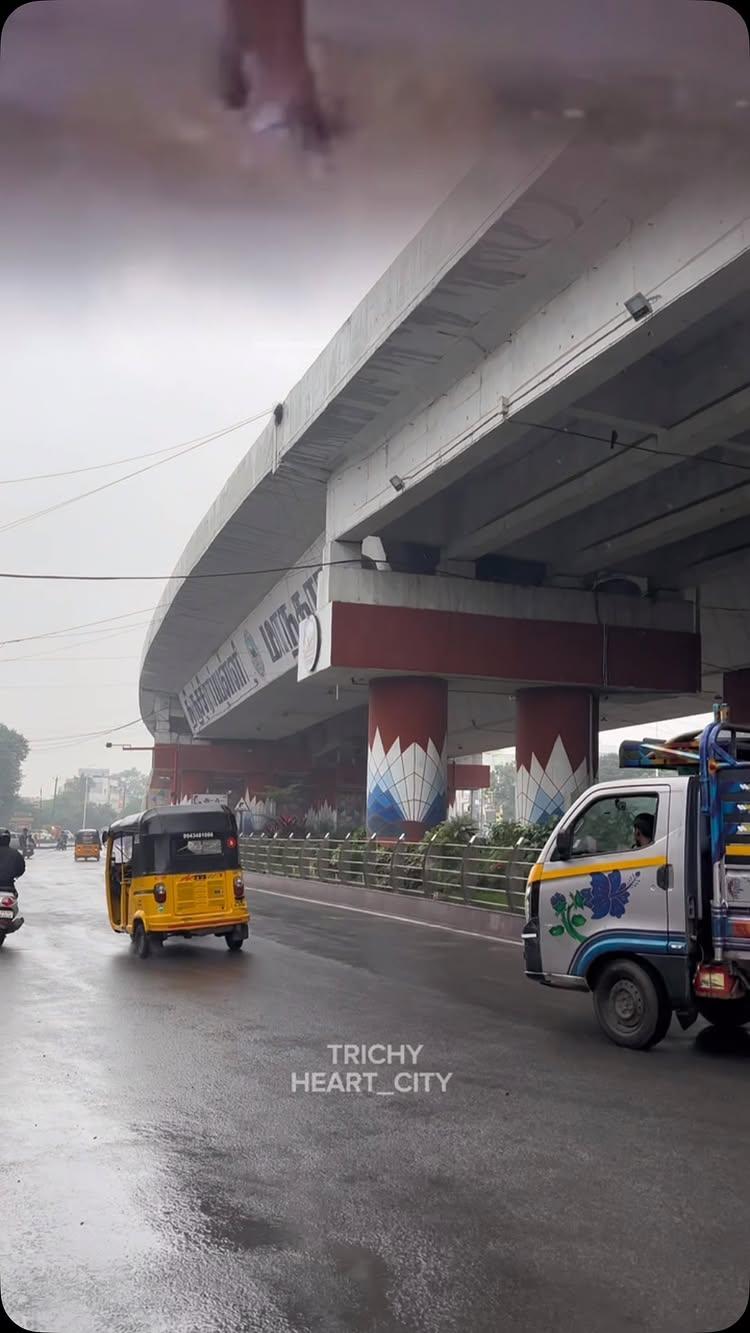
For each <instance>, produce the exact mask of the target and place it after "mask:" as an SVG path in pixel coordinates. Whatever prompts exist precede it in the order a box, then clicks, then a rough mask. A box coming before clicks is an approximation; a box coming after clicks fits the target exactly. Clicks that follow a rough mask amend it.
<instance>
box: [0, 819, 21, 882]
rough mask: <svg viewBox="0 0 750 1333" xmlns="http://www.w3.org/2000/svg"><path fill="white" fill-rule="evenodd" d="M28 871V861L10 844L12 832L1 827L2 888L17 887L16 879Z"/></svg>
mask: <svg viewBox="0 0 750 1333" xmlns="http://www.w3.org/2000/svg"><path fill="white" fill-rule="evenodd" d="M25 873H26V862H25V861H24V859H23V857H22V855H21V853H20V852H17V851H16V849H15V847H11V845H10V833H9V832H8V830H7V829H0V888H3V889H15V887H16V880H17V879H20V878H21V876H22V875H23V874H25Z"/></svg>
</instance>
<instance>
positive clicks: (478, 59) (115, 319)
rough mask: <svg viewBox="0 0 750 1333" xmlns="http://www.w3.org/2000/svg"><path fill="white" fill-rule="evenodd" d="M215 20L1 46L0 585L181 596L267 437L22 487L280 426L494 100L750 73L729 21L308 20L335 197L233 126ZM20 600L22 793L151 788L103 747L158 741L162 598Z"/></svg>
mask: <svg viewBox="0 0 750 1333" xmlns="http://www.w3.org/2000/svg"><path fill="white" fill-rule="evenodd" d="M218 11H219V0H159V3H158V5H157V4H154V3H153V0H148V3H146V0H117V3H115V0H56V3H55V4H54V5H46V4H45V5H42V4H39V5H37V4H29V5H26V6H25V7H24V8H23V9H22V10H20V11H18V12H17V13H16V14H15V15H14V16H13V17H12V19H11V20H10V21H9V23H8V24H7V25H6V28H5V29H4V31H3V37H2V61H1V62H0V115H1V116H2V120H3V124H4V128H5V130H6V133H5V134H4V135H3V147H2V149H0V165H2V170H3V180H4V200H3V214H2V218H0V265H2V271H1V281H2V295H3V302H2V307H3V314H4V332H5V334H6V337H5V338H4V346H5V351H4V357H3V361H2V368H1V370H0V377H1V378H0V389H1V393H2V404H3V419H2V432H3V448H2V474H1V477H0V479H1V480H2V482H3V484H2V486H0V500H1V501H2V503H1V504H0V570H2V571H4V572H8V571H17V572H26V573H51V572H55V573H107V574H118V575H125V574H150V575H153V574H156V575H167V574H168V573H169V572H170V570H171V569H172V567H173V565H174V563H175V561H176V559H177V557H178V556H179V554H180V551H181V550H182V547H183V546H184V544H185V542H186V541H187V539H188V538H189V536H190V534H191V532H192V531H193V529H194V527H195V525H196V524H197V522H198V521H199V520H200V518H201V517H202V515H203V513H204V512H205V510H206V508H207V507H208V505H209V504H210V503H211V500H212V499H213V497H214V495H215V494H216V492H217V491H218V490H219V489H220V487H221V485H222V484H223V482H224V481H225V479H226V477H227V475H228V474H229V472H230V471H231V470H232V468H233V467H234V466H235V465H236V463H237V462H238V461H239V459H240V458H241V457H242V455H243V453H244V452H245V451H246V449H247V448H248V446H249V444H250V443H251V442H252V440H253V439H254V438H255V436H256V435H257V433H258V431H259V429H260V426H261V425H262V424H263V423H262V422H258V424H251V425H249V426H246V427H244V428H243V429H241V430H238V431H236V432H234V433H229V434H227V435H225V436H224V437H223V438H221V439H219V440H216V441H214V442H212V443H210V444H208V445H206V446H205V447H202V448H199V449H197V450H195V451H193V452H192V453H191V454H189V455H187V456H185V457H183V458H181V459H179V460H178V461H172V462H167V463H165V464H164V465H163V466H160V467H158V468H156V469H154V470H152V471H150V472H148V473H145V474H144V475H142V476H138V477H133V478H132V479H130V480H127V481H123V482H122V484H118V485H116V486H113V487H111V488H110V489H107V490H104V491H102V492H101V493H99V494H95V495H92V496H89V497H88V498H85V499H82V500H80V501H78V502H77V503H75V504H71V505H69V506H67V507H64V508H61V509H59V510H57V511H56V512H53V513H49V514H44V515H41V516H39V517H36V518H31V517H30V516H31V515H34V514H36V513H37V511H39V510H44V509H46V508H47V507H48V506H53V505H56V504H59V503H60V502H61V501H64V500H66V499H69V498H71V497H74V496H77V495H79V494H80V493H81V492H83V491H88V490H91V489H92V488H94V487H98V486H102V485H104V484H105V483H107V482H110V481H112V480H113V479H116V478H118V477H122V476H124V475H125V474H126V473H129V472H131V471H133V470H134V469H137V468H138V467H141V466H145V465H147V464H148V463H149V462H153V461H155V460H154V459H143V460H142V461H141V463H138V462H134V463H128V464H122V465H119V466H114V467H111V468H107V469H106V470H100V471H89V472H82V473H80V474H79V475H71V476H66V477H57V478H51V479H49V480H39V479H36V480H32V481H28V482H19V483H18V484H12V485H11V484H8V483H9V481H12V480H13V481H15V479H18V478H25V477H33V478H38V477H39V475H40V474H45V473H52V472H60V471H66V470H72V469H75V468H87V467H91V466H92V465H94V464H99V463H104V462H108V461H113V460H118V459H124V458H129V457H132V456H134V455H140V454H146V453H148V452H149V451H155V450H165V449H167V448H168V447H170V446H177V445H179V444H180V443H182V442H186V441H189V440H192V439H195V438H196V437H200V436H202V435H204V434H207V433H209V432H214V431H217V430H220V429H221V428H223V427H225V426H228V425H230V424H231V423H234V422H237V421H240V420H244V419H246V418H248V417H252V416H254V415H256V414H261V413H263V412H267V411H268V410H269V409H270V408H272V406H273V404H274V403H275V402H276V401H277V400H278V399H280V398H282V397H284V396H285V395H286V393H287V392H288V390H289V388H290V386H291V385H292V384H293V383H294V382H295V381H296V380H297V379H298V378H299V376H300V375H301V374H302V373H303V372H304V371H305V369H306V368H307V366H308V365H309V364H310V362H311V361H312V360H313V358H314V357H315V355H316V354H317V353H318V351H319V350H320V349H321V348H322V346H324V344H325V343H326V342H327V341H328V339H329V338H330V337H331V336H332V334H333V333H334V332H335V330H336V328H337V327H338V326H339V325H340V324H341V323H342V322H343V320H344V319H345V318H346V317H347V315H348V314H349V313H350V311H351V309H352V307H353V305H354V304H355V303H356V301H358V300H359V299H360V298H361V297H362V296H364V295H365V293H366V292H367V290H368V289H369V288H370V286H371V285H372V284H373V282H374V281H375V280H376V279H377V277H378V276H379V275H380V273H381V272H382V271H383V269H384V268H385V267H386V265H387V264H388V263H389V262H390V261H391V260H392V259H393V258H394V257H395V255H396V254H397V252H398V250H399V249H400V248H401V247H402V246H403V245H404V244H405V243H406V242H407V241H408V240H409V239H410V237H411V236H412V235H413V234H414V232H415V231H416V230H417V229H418V228H419V227H420V226H421V225H422V224H423V223H424V222H425V221H426V220H427V218H428V216H429V215H430V213H431V212H432V211H433V209H434V207H435V206H436V205H437V204H438V203H439V202H440V200H441V198H443V197H444V196H445V194H446V193H447V192H448V190H450V189H451V188H452V186H453V185H454V184H456V183H457V182H458V180H459V179H460V178H461V176H462V175H463V174H464V172H465V171H466V170H468V169H469V167H470V166H471V165H472V161H473V159H474V157H475V156H476V154H477V153H478V151H479V150H480V149H481V145H482V143H483V142H485V141H486V135H487V134H488V133H489V132H490V130H491V128H492V122H493V118H494V117H496V116H497V111H496V101H495V97H496V93H497V90H498V85H504V86H505V87H506V88H508V87H510V86H511V83H512V81H513V80H515V81H516V83H518V80H519V78H524V79H526V81H527V83H529V82H533V80H534V79H535V77H537V76H539V78H541V73H542V72H543V73H544V76H545V78H546V79H547V80H549V78H550V71H553V74H556V75H557V76H559V89H560V92H559V95H560V98H561V99H562V100H564V97H565V93H566V89H567V86H568V85H569V82H570V80H571V79H574V78H575V77H577V76H581V77H584V76H585V77H591V76H592V75H593V74H596V77H597V78H598V79H599V80H600V81H604V82H606V74H607V71H614V74H613V77H614V76H615V75H616V77H617V78H618V79H619V80H620V81H621V82H623V81H624V82H625V83H626V82H627V78H628V76H629V73H633V71H635V72H641V73H642V72H643V70H644V69H648V70H649V71H650V72H652V73H656V74H658V75H660V76H663V77H664V78H667V77H669V78H671V77H672V76H674V77H677V75H676V74H675V71H678V73H679V79H681V80H684V79H687V80H688V81H689V80H690V79H695V78H699V79H702V78H703V77H706V78H707V79H708V80H709V81H710V80H711V79H713V80H714V84H715V83H716V79H717V74H716V71H717V70H718V69H719V68H721V75H720V77H721V80H722V86H724V87H726V89H727V96H729V95H730V92H731V89H732V87H733V86H734V84H733V81H735V83H736V81H737V80H738V79H740V78H741V77H744V76H745V75H746V70H747V34H746V30H745V28H744V26H743V25H742V23H741V20H740V19H739V18H738V16H737V15H736V14H734V12H733V11H731V10H730V9H728V8H726V7H724V6H721V5H713V4H703V5H699V6H695V5H688V4H687V3H686V0H664V3H660V2H659V0H648V3H645V4H636V3H631V2H628V3H625V2H624V0H623V3H615V2H614V0H587V3H578V4H572V3H569V4H564V3H559V0H544V3H542V0H539V3H537V4H536V5H534V4H531V3H526V2H525V3H524V4H523V5H522V6H519V5H518V3H517V0H513V3H511V0H463V2H461V0H412V3H409V0H379V3H378V4H377V5H374V4H369V3H362V4H357V3H355V2H354V0H317V3H315V0H313V3H312V4H311V23H312V29H313V34H314V35H315V36H316V37H320V38H321V43H320V45H319V47H318V56H317V58H318V59H319V61H320V63H321V70H322V79H323V86H324V88H325V90H326V92H330V93H331V95H334V96H336V97H337V98H339V97H340V98H341V99H343V104H344V108H345V112H346V117H347V120H348V121H349V123H350V126H351V132H350V135H349V137H348V139H347V140H345V141H344V142H343V143H342V144H341V145H340V146H339V147H338V148H337V150H336V153H335V154H334V157H333V161H332V164H331V166H330V168H329V170H328V172H327V173H325V174H321V173H317V174H311V173H308V174H305V173H302V172H300V170H299V168H298V167H297V166H296V165H295V164H293V163H292V162H291V161H290V160H288V159H287V158H286V157H285V156H284V155H283V154H281V155H278V154H277V153H275V152H272V151H271V150H269V149H268V147H267V146H258V145H257V144H253V143H252V141H251V140H250V138H249V136H248V133H247V130H246V128H245V126H244V125H243V124H242V122H241V120H240V119H239V118H238V117H237V116H230V115H227V114H225V113H222V112H221V111H220V109H219V108H218V106H217V104H216V101H215V98H214V95H213V86H212V78H213V54H214V49H215V42H216V33H217V13H218ZM427 16H429V18H428V21H427ZM459 16H461V17H459ZM376 18H377V23H376ZM378 27H379V35H378V36H377V37H376V35H375V34H376V32H378ZM459 37H460V42H459V41H458V38H459ZM415 42H417V43H418V45H417V46H413V45H410V43H415ZM451 42H452V43H453V45H452V55H451V57H450V59H449V58H448V57H447V55H446V50H447V48H448V45H449V43H451ZM414 71H416V89H414V88H412V87H411V86H410V83H409V82H408V81H407V74H410V75H413V74H414ZM480 75H481V77H480ZM552 84H553V86H554V78H553V79H552ZM552 95H553V96H556V95H557V94H555V93H553V94H552ZM7 131H9V133H7ZM8 335H10V337H8ZM16 520H23V521H22V522H20V523H19V524H18V526H10V525H13V524H15V523H16ZM1 586H2V594H3V618H2V625H3V632H2V638H3V640H12V639H27V641H26V642H21V643H17V644H13V643H9V642H5V643H4V646H2V647H1V648H0V721H2V722H4V723H6V724H7V725H9V726H13V727H16V728H18V729H19V730H20V731H22V732H24V734H26V735H27V736H28V737H29V738H30V739H31V741H32V743H33V748H32V754H31V756H30V758H29V761H28V763H27V766H26V780H25V784H24V790H25V791H26V792H27V793H29V794H34V793H38V791H39V789H40V787H43V788H44V790H45V791H46V792H49V791H50V790H51V785H52V783H53V781H54V779H55V777H56V776H59V777H60V778H63V777H65V776H67V775H69V774H70V773H72V772H74V771H75V770H76V769H77V768H78V767H79V766H81V765H87V766H88V765H91V766H111V767H114V768H118V767H124V766H126V765H129V764H130V763H131V762H133V763H137V764H138V766H139V767H143V768H146V767H148V762H149V756H148V754H144V753H141V754H138V753H136V754H134V755H132V756H128V755H120V754H119V753H117V752H112V751H109V752H108V751H107V750H106V749H105V748H104V741H105V740H106V739H107V734H109V729H111V735H112V739H113V740H117V739H118V738H119V739H120V740H125V741H127V742H129V743H132V744H143V745H146V744H148V743H149V742H150V737H149V735H148V733H147V732H146V731H145V728H144V727H143V726H142V725H141V724H140V722H138V721H137V720H136V719H137V717H138V704H137V690H136V686H137V676H138V664H139V656H140V651H141V647H142V643H143V638H144V634H145V630H146V625H147V621H148V619H149V616H150V613H151V609H152V608H153V607H154V606H155V605H156V603H157V601H158V598H159V595H160V591H161V585H160V583H159V581H154V582H142V583H139V582H120V583H111V584H107V583H101V584H91V583H89V584H87V583H80V584H75V583H66V582H58V583H49V582H21V581H18V582H15V581H2V585H1ZM243 610H244V609H243V608H238V618H239V616H240V615H241V614H242V613H243ZM107 617H109V618H111V619H110V620H109V622H108V623H106V624H101V625H94V626H92V627H91V628H88V629H84V630H81V631H79V632H76V633H73V634H67V633H66V634H61V635H59V636H56V637H40V638H28V637H27V636H37V635H39V636H43V635H48V634H52V633H53V632H55V634H56V632H57V631H67V630H69V629H70V627H71V626H77V625H81V624H85V623H87V622H92V621H94V622H95V621H104V620H105V618H107ZM114 617H121V619H118V620H115V619H114ZM211 646H213V645H211ZM128 724H129V725H128ZM115 728H124V729H122V730H120V731H115ZM652 730H653V729H652ZM667 730H668V729H667ZM88 733H103V734H101V735H96V736H92V738H91V739H90V740H84V739H82V737H83V735H84V734H88ZM113 756H114V757H113Z"/></svg>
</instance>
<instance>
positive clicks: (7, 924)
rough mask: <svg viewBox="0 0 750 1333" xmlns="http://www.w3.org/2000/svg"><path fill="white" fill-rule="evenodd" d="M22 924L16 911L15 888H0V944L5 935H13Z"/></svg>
mask: <svg viewBox="0 0 750 1333" xmlns="http://www.w3.org/2000/svg"><path fill="white" fill-rule="evenodd" d="M22 925H23V917H22V916H19V913H18V893H17V892H16V890H15V889H8V888H5V889H0V946H2V945H3V944H4V943H5V936H6V935H14V934H15V932H16V931H17V930H20V929H21V926H22Z"/></svg>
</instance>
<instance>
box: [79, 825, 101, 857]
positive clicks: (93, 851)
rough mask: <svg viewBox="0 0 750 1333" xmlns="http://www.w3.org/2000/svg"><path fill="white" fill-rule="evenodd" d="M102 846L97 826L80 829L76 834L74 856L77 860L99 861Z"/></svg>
mask: <svg viewBox="0 0 750 1333" xmlns="http://www.w3.org/2000/svg"><path fill="white" fill-rule="evenodd" d="M101 852H102V847H101V843H100V841H99V833H98V831H97V829H95V828H82V829H79V830H78V832H77V833H76V836H75V843H74V846H73V858H74V860H76V861H98V860H99V857H100V856H101Z"/></svg>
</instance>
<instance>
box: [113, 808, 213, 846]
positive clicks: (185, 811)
mask: <svg viewBox="0 0 750 1333" xmlns="http://www.w3.org/2000/svg"><path fill="white" fill-rule="evenodd" d="M236 832H237V821H236V820H235V817H234V815H233V814H232V812H231V810H230V809H229V806H227V805H221V806H220V805H213V806H209V805H202V806H186V805H168V806H164V807H163V808H157V809H155V810H142V811H141V812H140V814H137V815H128V816H127V817H126V818H125V819H118V820H116V821H115V823H114V824H112V825H110V827H109V829H108V830H107V837H108V838H120V837H126V836H132V835H136V834H137V835H140V837H142V838H143V837H160V836H163V835H164V834H168V835H169V834H173V833H182V834H187V833H217V834H219V833H227V834H236Z"/></svg>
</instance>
